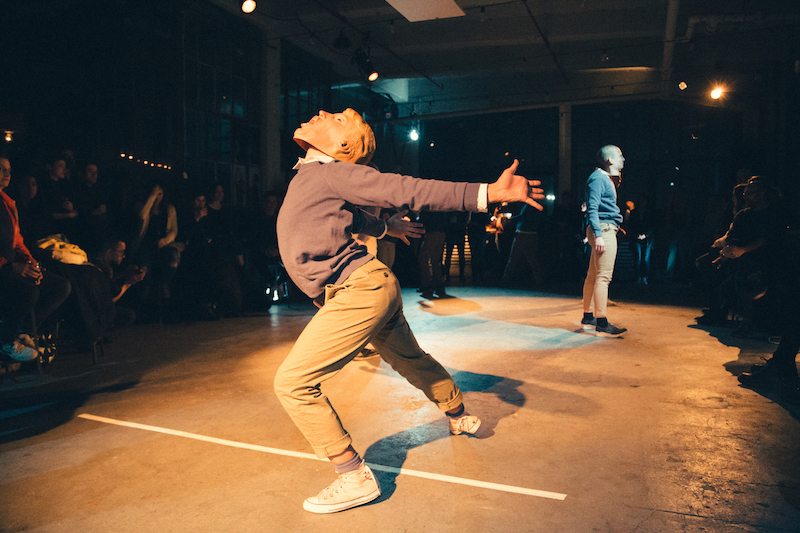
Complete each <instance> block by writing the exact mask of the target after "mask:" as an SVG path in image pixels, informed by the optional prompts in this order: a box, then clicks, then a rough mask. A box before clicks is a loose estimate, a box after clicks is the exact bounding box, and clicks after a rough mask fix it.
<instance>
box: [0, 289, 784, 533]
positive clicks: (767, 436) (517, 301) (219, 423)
mask: <svg viewBox="0 0 800 533" xmlns="http://www.w3.org/2000/svg"><path fill="white" fill-rule="evenodd" d="M449 292H451V293H452V295H453V296H455V297H454V298H452V299H448V300H438V301H435V302H434V303H433V304H432V305H421V302H420V300H419V298H418V297H417V294H416V292H415V291H414V290H413V289H406V290H404V292H403V296H404V299H405V306H406V307H405V310H406V315H407V317H408V320H409V322H410V323H411V326H412V329H413V330H414V332H415V334H416V335H417V338H418V340H419V342H420V344H421V345H422V346H423V347H424V348H425V349H426V350H427V351H429V352H430V353H432V354H433V355H434V356H435V357H436V358H437V359H439V360H440V361H441V362H442V363H443V364H444V365H445V366H446V367H447V368H448V369H449V370H450V371H451V372H452V374H453V375H454V377H455V379H456V381H457V382H458V384H459V386H461V388H462V390H463V391H464V393H465V397H466V402H467V406H468V408H469V410H470V411H471V412H472V413H474V414H477V415H479V416H480V417H481V418H482V419H483V423H484V429H483V430H482V432H481V435H480V438H474V437H468V436H457V437H451V436H449V434H448V431H447V426H446V422H445V420H444V419H443V417H442V416H441V414H440V413H439V412H438V410H437V409H436V408H435V407H434V406H433V405H432V404H430V403H428V402H427V400H426V399H425V398H424V396H423V395H422V394H421V393H419V392H418V391H417V390H416V389H414V388H412V387H411V386H410V385H409V384H408V383H406V382H405V381H404V380H402V379H401V378H399V377H398V376H397V375H396V374H395V373H394V372H393V371H392V370H391V369H389V368H388V366H387V365H386V364H385V363H382V362H381V361H380V360H378V359H370V360H365V361H354V362H353V363H352V364H350V365H349V366H348V367H346V368H345V370H344V371H343V372H341V374H340V375H339V376H337V377H336V378H335V379H334V380H333V382H332V383H331V384H330V386H329V387H328V389H327V392H328V395H329V396H330V398H331V400H332V402H333V403H334V405H335V406H336V408H337V410H338V413H339V415H340V417H341V418H342V420H343V421H344V424H345V426H346V427H347V428H348V430H349V431H350V432H351V434H352V435H353V437H354V439H355V445H356V447H357V449H358V450H359V451H360V452H361V453H362V455H363V456H365V458H366V460H367V461H368V462H369V463H370V464H372V465H375V470H376V474H377V477H378V478H379V481H380V483H381V486H382V489H383V495H382V496H381V498H380V499H379V500H377V501H376V502H374V503H373V504H370V505H367V506H364V507H361V508H357V509H353V510H350V511H346V512H344V513H339V514H335V515H327V516H320V515H314V514H311V513H308V512H306V511H304V510H303V509H302V505H301V504H302V501H303V499H304V498H306V497H308V496H311V495H314V494H316V493H317V492H318V491H319V490H321V489H322V488H323V487H325V486H326V485H327V484H328V483H329V482H330V481H332V480H333V479H334V477H335V476H334V473H333V469H332V468H331V467H330V466H329V465H328V464H327V463H325V462H321V461H317V460H316V459H314V458H313V457H312V456H311V455H310V452H311V450H310V447H309V446H308V445H307V443H306V442H305V441H304V439H303V438H302V436H301V435H300V434H299V432H298V431H297V430H296V428H295V427H294V425H293V424H292V423H291V421H290V420H289V419H288V417H287V416H286V414H285V413H284V411H283V409H282V408H281V407H280V406H279V405H278V402H277V400H276V398H275V396H274V394H273V392H272V379H273V376H274V373H275V370H276V368H277V366H278V365H279V363H280V362H281V360H282V359H283V357H284V356H285V354H286V353H287V352H288V350H289V349H290V347H291V346H292V343H293V341H294V339H295V338H296V337H297V335H298V333H299V332H300V330H301V329H302V328H303V326H304V325H305V324H306V323H307V322H308V320H309V319H310V317H311V316H312V314H313V312H314V308H313V307H311V306H308V305H305V304H292V306H291V307H286V306H285V305H281V306H275V307H273V308H272V309H271V310H270V311H269V312H268V313H265V314H263V315H261V316H250V317H242V318H236V319H226V320H223V321H219V322H202V323H193V324H180V325H163V326H160V325H138V326H133V327H131V328H128V329H126V330H122V331H120V332H118V333H116V334H115V336H114V342H113V343H112V344H110V345H107V346H106V350H105V356H104V357H103V358H101V360H100V364H99V365H98V366H97V367H92V366H91V359H90V357H89V355H87V354H83V355H80V356H78V355H64V356H63V357H61V359H57V360H56V361H55V362H54V363H53V364H52V365H50V366H49V368H47V370H46V373H45V376H44V377H43V378H42V379H41V380H40V379H37V378H36V377H35V375H31V376H24V375H23V376H19V380H18V382H17V383H12V382H11V381H9V380H5V381H4V382H3V383H2V384H0V402H2V407H1V408H0V531H3V532H12V531H42V532H45V531H46V532H56V531H58V532H61V531H63V532H127V531H131V532H133V531H135V532H142V531H147V532H151V531H152V532H156V531H157V532H169V531H177V532H183V531H192V532H206V531H213V532H217V531H219V532H259V531H265V532H295V531H314V532H317V533H324V532H329V531H330V532H334V531H336V532H340V531H347V532H349V533H360V532H370V533H372V532H376V531H381V532H383V531H388V532H398V533H399V532H450V531H487V532H488V531H491V532H522V531H533V532H562V531H565V532H573V531H574V532H584V531H622V532H627V531H636V532H670V531H726V532H727V531H736V532H739V531H758V532H766V531H800V462H799V461H800V454H798V450H799V449H800V424H798V415H800V409H799V408H798V407H796V406H792V405H789V404H785V403H783V402H781V400H780V398H779V397H777V396H776V395H775V394H773V393H772V392H771V391H769V390H765V391H754V390H750V389H746V388H742V387H741V386H739V384H738V382H737V380H736V375H737V374H739V373H740V372H741V371H742V370H744V369H745V368H747V367H749V365H750V364H752V363H754V362H757V361H759V360H760V358H761V357H762V356H763V357H768V356H769V354H770V353H771V352H772V351H773V350H774V348H775V347H774V346H773V345H771V344H769V343H767V342H764V341H763V340H755V339H749V340H748V339H745V340H742V339H733V338H731V337H730V336H729V335H728V334H729V332H730V329H727V328H704V329H703V328H698V327H697V326H694V321H693V317H694V316H695V315H697V310H696V308H690V307H679V306H666V305H655V304H643V303H634V302H633V301H628V300H624V299H620V300H619V303H618V305H617V306H616V307H613V308H610V314H611V317H612V319H613V322H615V323H619V324H622V325H624V326H627V327H628V328H629V329H630V332H629V333H628V334H626V335H625V337H624V338H623V339H605V338H596V337H594V336H593V335H590V334H586V333H584V332H583V331H582V329H581V328H580V324H579V320H580V318H581V306H580V301H579V300H578V298H576V297H565V296H559V295H555V294H545V293H530V292H520V291H507V290H500V289H486V288H467V287H465V288H453V289H450V290H449ZM667 292H669V291H667ZM131 423H132V424H131ZM125 424H128V425H125ZM448 476H449V477H448Z"/></svg>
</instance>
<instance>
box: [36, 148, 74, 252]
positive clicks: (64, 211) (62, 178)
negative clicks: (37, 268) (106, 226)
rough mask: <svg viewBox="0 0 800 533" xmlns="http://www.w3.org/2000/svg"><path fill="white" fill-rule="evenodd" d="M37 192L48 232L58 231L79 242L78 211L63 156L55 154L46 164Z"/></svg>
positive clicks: (72, 240)
mask: <svg viewBox="0 0 800 533" xmlns="http://www.w3.org/2000/svg"><path fill="white" fill-rule="evenodd" d="M38 185H39V191H38V194H39V196H40V197H41V203H42V212H43V213H44V216H45V219H46V220H47V222H48V225H49V226H48V234H55V233H60V234H62V235H66V236H68V238H69V239H70V240H71V242H76V243H79V242H81V241H82V239H81V237H80V230H81V229H82V228H80V226H79V221H78V216H79V215H78V211H77V210H76V209H75V204H74V203H73V201H72V200H73V198H74V192H73V190H72V185H71V183H70V182H69V180H68V179H67V161H66V159H65V156H63V155H57V156H55V157H53V158H51V159H50V161H49V162H48V164H47V176H46V177H45V178H44V179H42V180H40V181H39V183H38Z"/></svg>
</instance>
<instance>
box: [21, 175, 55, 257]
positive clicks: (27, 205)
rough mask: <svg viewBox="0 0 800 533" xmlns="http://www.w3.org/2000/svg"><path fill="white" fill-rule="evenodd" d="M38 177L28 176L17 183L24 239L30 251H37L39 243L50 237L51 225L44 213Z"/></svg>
mask: <svg viewBox="0 0 800 533" xmlns="http://www.w3.org/2000/svg"><path fill="white" fill-rule="evenodd" d="M38 192H39V186H38V182H37V180H36V177H35V176H33V175H27V176H25V177H23V178H22V179H21V180H19V181H18V182H17V196H16V198H15V199H16V201H17V212H18V213H19V226H20V229H21V231H22V238H23V239H24V240H25V246H27V247H28V249H29V250H32V249H35V248H36V246H37V241H38V240H39V239H42V238H44V237H47V236H48V235H49V233H48V232H49V230H50V225H49V223H48V221H47V218H46V217H45V215H44V213H43V211H42V203H41V197H40V196H39V195H38Z"/></svg>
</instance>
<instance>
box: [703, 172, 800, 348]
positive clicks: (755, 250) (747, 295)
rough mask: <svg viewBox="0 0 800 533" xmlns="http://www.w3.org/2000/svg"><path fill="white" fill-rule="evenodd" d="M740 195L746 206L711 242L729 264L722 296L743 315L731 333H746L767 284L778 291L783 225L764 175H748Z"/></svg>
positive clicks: (783, 235)
mask: <svg viewBox="0 0 800 533" xmlns="http://www.w3.org/2000/svg"><path fill="white" fill-rule="evenodd" d="M744 198H745V204H746V206H747V207H745V208H744V209H743V210H741V211H740V212H739V213H737V214H736V217H735V218H734V219H733V222H732V223H731V227H730V229H729V230H728V233H727V234H725V236H724V237H722V238H721V239H720V241H718V242H717V243H715V245H716V246H720V247H721V252H720V256H721V260H725V261H727V262H730V263H731V273H730V275H729V276H728V277H727V279H726V280H725V281H724V282H723V283H722V285H721V288H720V290H721V294H722V298H723V300H724V301H725V302H727V303H728V304H729V305H730V306H731V307H732V309H733V310H734V311H735V312H736V313H737V314H739V315H740V316H742V317H743V318H744V320H743V321H742V323H741V324H740V325H739V327H738V328H737V329H736V331H734V333H733V335H734V336H747V335H748V334H749V332H750V330H751V329H752V327H753V325H754V323H755V322H756V316H755V315H754V312H755V309H756V306H755V304H754V302H755V301H756V300H761V299H762V297H763V296H765V294H766V291H767V288H768V287H769V286H770V285H773V287H772V292H779V291H780V288H779V287H777V286H774V283H775V281H777V279H778V278H777V277H776V275H775V274H776V270H775V269H776V267H777V265H778V263H779V262H780V261H779V260H778V254H779V253H780V250H781V247H782V245H783V243H784V238H785V228H786V224H785V223H784V221H783V219H782V216H781V211H780V210H779V209H778V203H777V200H778V193H777V191H776V190H775V189H774V188H773V187H772V186H771V185H770V184H769V183H768V182H767V180H766V179H765V178H763V177H761V176H753V177H752V178H750V181H748V182H747V186H746V187H745V193H744ZM770 299H771V297H770V298H769V299H766V300H762V301H767V302H768V301H769V300H770ZM761 309H763V306H762V307H761Z"/></svg>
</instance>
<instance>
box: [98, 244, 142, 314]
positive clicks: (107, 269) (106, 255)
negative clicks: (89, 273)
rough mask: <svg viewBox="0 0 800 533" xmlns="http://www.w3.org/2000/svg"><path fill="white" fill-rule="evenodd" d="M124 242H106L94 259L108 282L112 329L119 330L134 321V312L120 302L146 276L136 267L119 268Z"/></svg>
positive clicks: (122, 257)
mask: <svg viewBox="0 0 800 533" xmlns="http://www.w3.org/2000/svg"><path fill="white" fill-rule="evenodd" d="M126 248H127V246H126V244H125V241H112V242H106V243H105V245H103V246H102V247H101V252H100V253H99V254H98V255H97V257H95V259H94V261H93V262H94V265H95V266H97V268H99V269H100V270H101V271H102V272H103V273H104V274H105V276H106V279H107V280H108V295H109V296H111V301H112V302H113V303H114V309H115V310H116V312H115V314H114V322H113V324H114V327H115V328H121V327H124V326H128V325H130V324H133V323H134V322H135V321H136V312H135V311H134V310H133V308H132V307H130V306H126V305H124V303H123V302H122V301H121V300H122V298H123V296H125V294H127V292H128V289H130V288H131V287H133V286H134V285H136V284H137V283H139V282H140V281H142V280H143V279H144V277H145V276H146V275H147V268H145V267H140V266H138V265H127V266H126V267H123V268H120V267H121V265H122V263H123V261H124V260H125V253H126Z"/></svg>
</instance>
